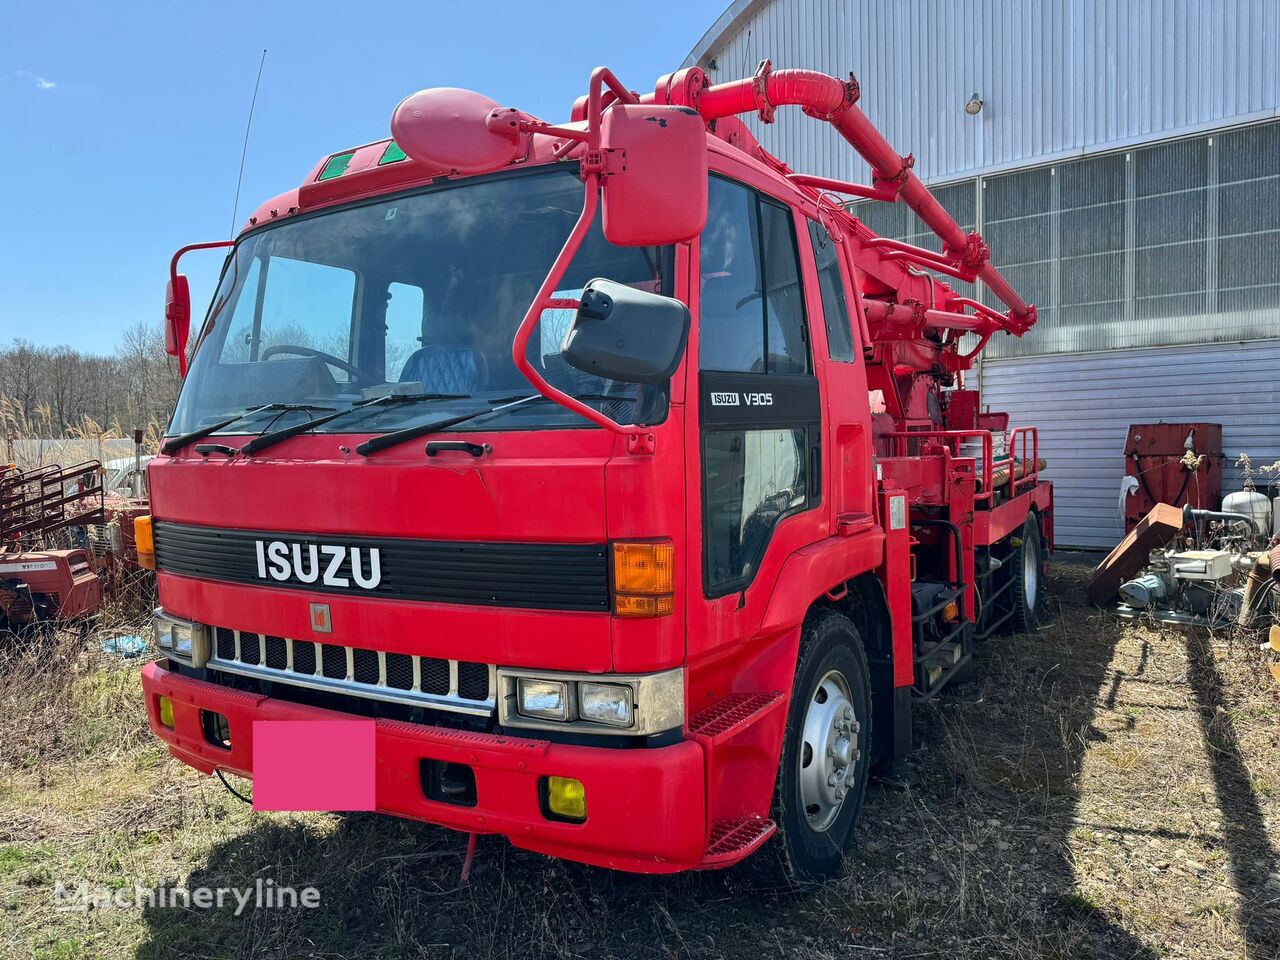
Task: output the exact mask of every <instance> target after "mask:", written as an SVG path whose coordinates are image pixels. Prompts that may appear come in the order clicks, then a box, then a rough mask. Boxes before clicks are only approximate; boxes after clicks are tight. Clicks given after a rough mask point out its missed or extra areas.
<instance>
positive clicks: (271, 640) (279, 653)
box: [267, 637, 289, 670]
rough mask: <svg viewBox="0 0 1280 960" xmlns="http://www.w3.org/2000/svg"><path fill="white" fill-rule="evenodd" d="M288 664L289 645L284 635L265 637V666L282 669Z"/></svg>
mask: <svg viewBox="0 0 1280 960" xmlns="http://www.w3.org/2000/svg"><path fill="white" fill-rule="evenodd" d="M288 665H289V647H288V645H287V644H286V643H285V642H284V637H267V666H268V667H270V668H271V669H273V670H283V669H285V668H286V667H287V666H288Z"/></svg>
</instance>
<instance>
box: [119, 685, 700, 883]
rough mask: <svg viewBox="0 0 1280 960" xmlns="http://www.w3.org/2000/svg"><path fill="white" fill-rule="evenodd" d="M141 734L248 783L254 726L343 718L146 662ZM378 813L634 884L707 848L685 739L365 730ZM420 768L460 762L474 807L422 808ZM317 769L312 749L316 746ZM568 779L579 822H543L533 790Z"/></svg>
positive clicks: (404, 727) (692, 751) (428, 803)
mask: <svg viewBox="0 0 1280 960" xmlns="http://www.w3.org/2000/svg"><path fill="white" fill-rule="evenodd" d="M142 687H143V691H144V694H145V697H146V707H147V719H148V721H149V722H150V725H151V730H152V732H153V733H154V734H155V735H156V736H158V737H160V738H161V739H162V740H164V741H165V742H166V743H167V744H168V745H169V752H170V753H172V754H173V755H174V756H175V757H177V758H178V759H179V760H181V761H183V762H184V763H186V764H189V765H190V766H192V767H195V768H196V769H197V770H200V771H202V772H204V773H206V774H211V773H213V771H214V770H223V771H226V772H228V773H234V774H237V775H239V776H245V777H251V776H252V775H253V723H254V721H256V720H263V721H270V720H336V719H344V718H345V717H346V715H345V714H342V713H338V712H335V711H332V710H324V709H320V708H318V707H311V706H305V705H302V704H296V703H291V702H289V701H286V700H278V699H274V698H272V697H266V696H260V695H255V694H250V693H246V692H243V691H239V690H229V689H227V688H225V687H221V686H218V685H217V684H213V683H208V682H205V681H202V680H195V679H193V678H191V677H184V676H181V675H179V674H176V673H173V672H172V671H169V670H166V669H164V668H163V667H162V666H160V665H159V664H157V663H150V664H147V666H145V667H144V668H143V670H142ZM161 696H165V697H168V698H169V699H170V700H171V701H172V702H173V716H174V723H173V729H170V728H168V727H166V726H164V725H163V724H161V723H160V716H159V697H161ZM201 710H211V711H216V712H218V713H221V714H223V715H224V716H225V717H226V718H227V721H228V723H229V725H230V729H231V744H232V745H231V748H230V749H224V748H223V747H221V746H215V745H214V744H212V743H210V742H209V741H208V740H207V739H206V738H205V735H204V724H203V723H202V721H201V717H200V711H201ZM370 722H371V723H374V724H375V744H376V751H377V774H376V781H375V783H376V788H375V789H376V797H377V801H376V802H377V810H378V812H380V813H387V814H392V815H394V816H400V817H408V818H410V819H414V820H423V821H426V822H428V823H435V824H439V825H441V826H445V827H451V828H453V829H455V830H463V831H468V832H471V833H500V834H503V835H504V836H506V837H507V838H508V839H510V841H511V842H512V843H513V844H515V845H516V846H518V847H524V848H526V849H529V850H536V851H538V852H540V853H546V854H549V855H551V856H556V857H562V858H564V859H567V860H577V861H579V862H582V863H589V864H593V865H595V866H601V867H611V868H614V869H619V870H632V871H636V872H642V873H670V872H675V871H678V870H686V869H690V868H693V867H696V866H697V865H698V864H699V862H700V861H701V860H702V857H703V852H704V851H705V849H706V846H707V838H708V835H709V826H708V823H707V802H706V777H705V772H704V770H705V766H704V757H703V749H702V747H701V746H700V745H699V744H698V743H696V742H694V741H692V740H686V741H682V742H681V743H678V744H674V745H672V746H668V747H655V748H650V749H611V748H607V747H582V746H569V745H566V744H558V743H550V742H548V741H546V740H535V739H527V738H524V737H510V736H500V735H495V734H484V733H470V732H463V731H457V730H447V729H443V728H440V727H433V726H428V725H426V724H417V723H404V722H401V721H396V720H373V721H370ZM422 760H441V761H446V762H450V763H463V764H467V765H468V766H470V767H471V768H472V769H473V770H474V771H475V778H476V800H477V802H476V805H475V806H474V807H460V806H456V805H454V804H449V803H442V802H439V801H435V800H429V799H427V797H426V795H425V794H424V793H423V790H422V781H421V776H420V767H421V761H422ZM316 762H317V763H322V762H323V745H322V744H319V743H317V744H316ZM551 775H554V776H568V777H574V778H576V779H578V780H580V781H582V783H583V785H584V786H585V788H586V796H587V819H586V821H585V822H583V823H580V824H571V823H559V822H554V821H551V820H548V819H547V818H546V817H545V816H544V815H543V813H542V807H541V801H540V798H539V786H538V785H539V781H540V779H541V778H542V777H543V776H551Z"/></svg>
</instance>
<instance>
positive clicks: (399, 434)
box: [356, 393, 542, 457]
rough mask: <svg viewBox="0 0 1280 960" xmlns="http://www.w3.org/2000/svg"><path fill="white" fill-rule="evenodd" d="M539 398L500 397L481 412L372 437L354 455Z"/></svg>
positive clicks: (402, 441)
mask: <svg viewBox="0 0 1280 960" xmlns="http://www.w3.org/2000/svg"><path fill="white" fill-rule="evenodd" d="M541 396H542V394H540V393H535V394H534V395H533V396H531V397H502V398H501V399H498V400H492V401H490V402H489V406H487V407H484V408H483V409H481V410H472V411H471V412H470V413H460V414H458V415H457V416H456V417H447V418H446V419H444V420H436V421H434V422H433V423H420V424H418V425H417V426H416V427H405V428H404V429H403V430H396V431H395V432H393V433H384V434H383V435H382V436H380V437H373V438H371V439H369V440H366V441H365V442H364V443H362V444H360V445H359V446H357V447H356V453H358V454H360V455H361V456H362V457H367V456H368V455H369V454H371V453H377V452H378V451H379V450H385V449H387V447H394V446H395V445H396V444H399V443H404V442H405V441H406V440H416V439H417V438H418V437H425V436H426V435H427V434H428V433H435V432H436V431H437V430H446V429H448V428H449V427H452V426H456V425H457V424H459V423H466V422H467V421H468V420H474V419H475V418H476V417H482V416H484V415H485V414H488V413H497V412H498V411H499V410H506V409H508V408H510V407H515V406H519V405H520V404H522V403H528V402H529V401H530V400H537V399H538V398H539V397H541Z"/></svg>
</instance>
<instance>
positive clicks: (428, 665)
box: [422, 657, 449, 696]
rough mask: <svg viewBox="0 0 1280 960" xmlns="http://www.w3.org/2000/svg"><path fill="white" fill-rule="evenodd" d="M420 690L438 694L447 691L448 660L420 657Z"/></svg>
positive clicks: (441, 694)
mask: <svg viewBox="0 0 1280 960" xmlns="http://www.w3.org/2000/svg"><path fill="white" fill-rule="evenodd" d="M422 692H423V693H434V694H438V695H440V696H443V695H444V694H446V693H448V692H449V661H448V660H436V659H434V658H432V657H423V658H422Z"/></svg>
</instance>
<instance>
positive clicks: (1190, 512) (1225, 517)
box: [1182, 504, 1262, 537]
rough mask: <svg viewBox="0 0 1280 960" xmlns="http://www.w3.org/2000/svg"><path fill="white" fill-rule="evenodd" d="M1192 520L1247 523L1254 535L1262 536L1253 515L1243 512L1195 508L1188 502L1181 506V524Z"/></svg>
mask: <svg viewBox="0 0 1280 960" xmlns="http://www.w3.org/2000/svg"><path fill="white" fill-rule="evenodd" d="M1192 520H1195V521H1197V522H1198V521H1200V520H1218V521H1220V522H1222V523H1247V524H1248V525H1249V527H1250V528H1251V529H1252V530H1253V535H1254V536H1255V537H1260V536H1262V527H1261V526H1259V525H1258V521H1257V520H1255V519H1254V518H1253V517H1251V516H1248V515H1247V514H1243V513H1229V512H1227V511H1225V510H1197V509H1195V508H1194V507H1192V506H1191V505H1190V504H1187V506H1185V507H1183V508H1182V523H1183V526H1189V525H1190V522H1191V521H1192Z"/></svg>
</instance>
